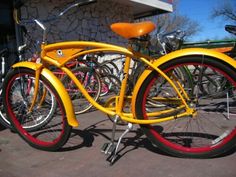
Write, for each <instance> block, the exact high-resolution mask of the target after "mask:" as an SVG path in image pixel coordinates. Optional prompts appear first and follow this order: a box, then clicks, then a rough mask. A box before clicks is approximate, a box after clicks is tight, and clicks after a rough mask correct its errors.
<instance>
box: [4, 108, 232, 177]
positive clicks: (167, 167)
mask: <svg viewBox="0 0 236 177" xmlns="http://www.w3.org/2000/svg"><path fill="white" fill-rule="evenodd" d="M79 121H80V124H81V126H80V127H78V129H74V130H73V133H72V137H71V138H70V140H69V142H68V143H67V144H66V145H65V147H64V148H63V149H62V151H60V152H44V151H39V150H36V149H34V148H31V147H30V146H29V145H27V144H26V143H25V142H24V141H23V140H22V139H20V137H19V136H18V135H17V134H14V133H11V132H10V131H9V130H1V131H0V134H1V136H0V149H1V151H0V157H1V158H0V159H1V161H0V177H41V176H42V177H131V176H136V177H234V176H236V165H235V162H236V153H234V152H235V149H234V150H233V151H232V153H229V154H227V155H226V156H224V157H220V158H214V159H181V158H175V157H170V156H168V155H165V154H162V153H160V152H159V151H158V150H156V149H155V148H153V146H152V145H151V143H150V142H149V141H148V140H147V139H146V137H145V136H144V135H142V133H141V131H140V130H139V129H138V126H135V129H134V131H132V132H130V133H129V134H128V135H127V136H126V137H125V139H124V141H123V143H122V144H121V147H120V152H119V154H120V158H119V159H118V160H117V161H116V163H115V164H114V165H113V166H110V165H109V163H108V162H107V161H106V158H107V157H106V156H105V155H104V154H103V153H101V147H102V145H103V144H104V143H105V142H107V141H108V140H109V138H110V136H111V127H112V124H111V122H110V121H109V120H108V119H107V118H106V116H105V115H104V114H102V113H100V112H97V111H95V112H92V113H88V114H83V115H80V116H79ZM118 128H119V130H120V132H122V131H123V129H124V127H118Z"/></svg>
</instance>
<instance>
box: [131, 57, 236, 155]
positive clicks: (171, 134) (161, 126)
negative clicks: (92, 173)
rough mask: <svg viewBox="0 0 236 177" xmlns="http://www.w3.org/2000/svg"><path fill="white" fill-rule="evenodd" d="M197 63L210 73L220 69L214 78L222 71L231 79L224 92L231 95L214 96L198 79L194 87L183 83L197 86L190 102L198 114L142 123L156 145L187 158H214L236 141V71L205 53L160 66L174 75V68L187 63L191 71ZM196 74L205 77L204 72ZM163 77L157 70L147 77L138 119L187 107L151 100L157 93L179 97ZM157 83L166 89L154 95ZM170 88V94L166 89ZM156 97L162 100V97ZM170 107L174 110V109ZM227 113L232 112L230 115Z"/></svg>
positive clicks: (139, 99)
mask: <svg viewBox="0 0 236 177" xmlns="http://www.w3.org/2000/svg"><path fill="white" fill-rule="evenodd" d="M196 65H198V66H202V68H204V67H207V69H208V72H209V73H214V72H217V76H215V75H209V76H210V77H212V80H214V77H218V76H219V75H221V77H222V78H224V79H227V81H228V82H230V87H229V88H225V89H224V93H226V92H227V95H228V96H227V95H226V94H225V95H224V97H222V94H219V95H221V97H217V98H216V97H212V96H211V95H206V94H204V93H201V89H200V88H199V85H198V84H201V83H195V85H194V87H193V88H186V87H187V86H186V85H185V84H184V83H183V84H182V85H183V86H184V88H185V89H186V90H188V89H194V90H193V91H192V95H191V100H190V101H189V105H190V106H191V107H193V106H194V107H195V108H196V110H197V115H196V116H194V117H190V116H188V117H187V116H185V117H182V118H175V119H173V120H171V121H165V122H162V123H158V124H152V125H140V126H141V128H142V129H143V131H144V133H145V134H146V135H147V137H148V138H149V139H150V140H151V142H152V143H153V144H154V145H155V146H157V147H158V148H160V149H161V150H162V151H164V152H166V153H168V154H170V155H173V156H177V157H187V158H210V157H215V156H218V155H222V154H223V153H225V152H227V151H228V150H230V149H231V148H232V147H234V146H235V144H236V114H235V113H236V111H235V110H236V109H235V106H236V104H235V94H236V91H235V90H236V89H235V86H236V73H235V70H233V69H232V68H231V67H230V66H228V65H227V64H225V63H221V62H220V61H218V60H216V59H214V58H208V57H204V60H203V57H202V56H199V57H198V56H193V57H183V58H177V59H175V60H171V61H169V62H167V63H165V64H163V65H162V66H160V68H161V69H162V71H164V72H165V73H167V74H168V75H169V76H171V73H173V72H172V71H173V70H174V69H176V68H178V67H186V68H188V69H189V70H190V71H191V70H192V68H193V67H192V66H196ZM169 73H170V74H169ZM190 73H191V72H190ZM193 77H201V76H200V72H199V73H198V75H197V74H196V75H195V76H193ZM162 80H163V78H161V77H160V76H159V75H158V74H157V72H155V71H153V72H151V73H150V74H149V75H148V76H147V77H146V78H145V79H144V81H143V83H142V85H141V87H140V90H139V92H138V94H137V95H138V96H137V98H136V100H135V114H136V117H137V118H138V119H160V118H162V117H167V116H173V115H174V116H177V115H179V114H180V113H183V111H184V110H181V109H178V106H179V105H180V104H179V103H178V102H177V103H174V102H168V101H167V102H163V101H160V99H159V107H158V106H153V105H150V104H148V100H150V99H151V100H154V98H158V97H157V96H159V97H162V98H166V100H168V99H169V100H171V99H172V98H177V96H176V94H175V91H174V90H173V88H172V87H170V85H167V84H166V85H165V86H163V85H161V83H163V82H162ZM166 83H167V82H166ZM157 86H158V87H162V89H160V88H159V90H163V92H158V95H154V93H155V92H154V91H153V90H154V88H157ZM166 91H168V94H166V93H165V92H166ZM156 100H157V102H158V99H156ZM226 105H228V106H226ZM170 110H174V111H172V112H171V111H170ZM160 111H163V112H162V114H160V115H156V116H155V117H154V116H153V115H152V117H151V115H150V114H148V113H149V112H152V113H153V112H160ZM164 111H169V112H168V113H167V112H164ZM227 115H229V119H228V117H227Z"/></svg>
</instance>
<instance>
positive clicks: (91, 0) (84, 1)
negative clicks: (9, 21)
mask: <svg viewBox="0 0 236 177" xmlns="http://www.w3.org/2000/svg"><path fill="white" fill-rule="evenodd" d="M95 2H97V1H96V0H78V1H77V2H75V3H73V4H72V5H70V6H68V7H67V8H65V9H64V10H63V11H61V12H60V13H59V14H58V15H57V16H54V17H51V18H47V19H45V20H39V19H30V20H26V19H23V20H19V17H18V11H17V9H14V12H13V17H14V20H15V22H16V23H17V24H19V25H23V26H24V25H25V24H31V23H36V24H37V25H38V26H39V27H40V28H41V29H42V30H43V43H45V42H46V39H47V35H46V34H47V33H46V31H47V28H46V26H45V25H44V24H43V23H46V22H50V21H54V20H56V19H57V18H59V17H61V16H63V15H64V14H65V13H67V12H68V11H69V10H70V9H72V8H74V7H79V6H85V5H88V4H91V3H95Z"/></svg>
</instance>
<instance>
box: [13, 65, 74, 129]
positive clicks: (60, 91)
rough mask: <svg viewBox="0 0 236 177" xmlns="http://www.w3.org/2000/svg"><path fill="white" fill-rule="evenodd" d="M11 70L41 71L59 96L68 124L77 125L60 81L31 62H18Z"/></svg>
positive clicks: (67, 96)
mask: <svg viewBox="0 0 236 177" xmlns="http://www.w3.org/2000/svg"><path fill="white" fill-rule="evenodd" d="M12 67H13V68H17V67H20V68H29V69H32V70H35V71H36V70H38V69H42V71H41V74H42V75H43V76H44V77H45V78H46V79H47V80H48V81H49V82H50V83H51V84H52V85H53V87H54V88H55V90H56V91H57V92H58V94H59V96H60V97H61V101H62V103H63V105H64V108H65V111H66V116H67V121H68V124H69V125H71V126H73V127H76V126H78V125H79V123H78V121H77V120H76V117H75V114H74V108H73V105H72V102H71V99H70V97H69V95H68V92H67V91H66V89H65V87H64V86H63V84H62V83H61V81H60V80H59V79H58V78H57V77H56V76H55V75H54V74H53V73H52V72H51V71H50V70H48V69H47V68H43V65H42V64H39V63H33V62H19V63H16V64H14V65H13V66H12Z"/></svg>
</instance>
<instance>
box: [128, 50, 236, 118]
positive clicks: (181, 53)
mask: <svg viewBox="0 0 236 177" xmlns="http://www.w3.org/2000/svg"><path fill="white" fill-rule="evenodd" d="M189 56H200V57H204V56H205V57H211V58H214V60H218V61H221V62H222V63H225V64H228V65H231V67H232V69H234V70H235V71H236V61H235V60H234V59H232V58H231V57H229V56H227V55H225V54H223V53H220V52H217V51H213V50H210V49H202V48H188V49H182V50H177V51H175V52H171V53H169V54H167V55H164V56H162V57H160V58H158V59H156V60H155V61H154V62H153V63H152V64H153V66H154V67H155V68H158V67H159V66H161V65H162V64H164V63H166V62H169V61H171V60H174V59H177V58H179V59H180V60H181V58H182V57H189ZM152 71H153V69H152V68H151V67H149V68H148V69H146V70H145V71H144V72H143V73H142V74H141V76H140V77H139V79H138V81H137V83H136V85H135V88H134V91H133V97H132V112H133V113H135V107H134V106H135V100H136V98H137V94H138V91H139V89H140V87H141V85H142V83H143V81H144V79H145V78H146V77H147V76H148V75H149V74H150V73H151V72H152ZM134 115H135V114H134ZM135 117H136V116H135Z"/></svg>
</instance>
